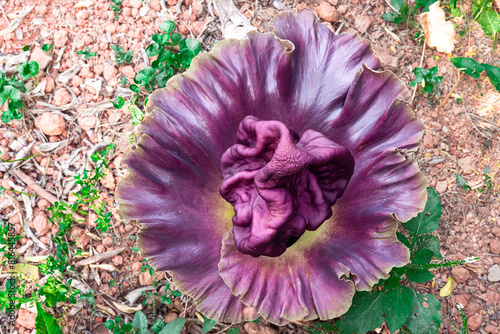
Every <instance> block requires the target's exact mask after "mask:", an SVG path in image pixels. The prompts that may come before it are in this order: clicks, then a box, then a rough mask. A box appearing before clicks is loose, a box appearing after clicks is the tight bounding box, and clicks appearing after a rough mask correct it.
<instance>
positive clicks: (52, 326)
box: [35, 302, 62, 334]
mask: <svg viewBox="0 0 500 334" xmlns="http://www.w3.org/2000/svg"><path fill="white" fill-rule="evenodd" d="M36 310H37V314H36V319H35V326H36V333H37V334H62V329H61V327H60V326H59V324H58V323H57V321H56V319H55V318H54V316H53V315H52V314H49V313H47V312H45V311H44V310H43V308H42V305H41V304H40V303H38V302H37V303H36Z"/></svg>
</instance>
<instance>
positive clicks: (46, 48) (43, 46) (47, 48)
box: [42, 44, 53, 52]
mask: <svg viewBox="0 0 500 334" xmlns="http://www.w3.org/2000/svg"><path fill="white" fill-rule="evenodd" d="M52 48H53V46H52V45H51V44H44V45H42V50H43V51H44V52H49V51H50V50H52Z"/></svg>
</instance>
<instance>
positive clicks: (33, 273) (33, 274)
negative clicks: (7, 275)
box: [14, 263, 40, 281]
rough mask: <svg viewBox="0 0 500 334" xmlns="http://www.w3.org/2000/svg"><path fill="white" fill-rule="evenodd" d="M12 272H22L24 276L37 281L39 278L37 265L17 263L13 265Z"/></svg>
mask: <svg viewBox="0 0 500 334" xmlns="http://www.w3.org/2000/svg"><path fill="white" fill-rule="evenodd" d="M14 272H16V273H18V274H23V276H24V277H26V278H28V279H32V280H34V281H37V280H39V279H40V274H39V273H38V267H37V266H34V265H32V264H27V263H18V264H16V265H15V266H14Z"/></svg>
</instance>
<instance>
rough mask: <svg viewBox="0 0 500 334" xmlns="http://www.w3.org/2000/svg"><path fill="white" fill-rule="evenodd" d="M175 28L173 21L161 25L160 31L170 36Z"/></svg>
mask: <svg viewBox="0 0 500 334" xmlns="http://www.w3.org/2000/svg"><path fill="white" fill-rule="evenodd" d="M174 28H175V23H174V22H173V21H170V20H167V21H163V22H162V23H160V25H159V26H158V29H160V30H161V31H163V32H166V33H167V34H169V33H170V32H171V31H172V30H174Z"/></svg>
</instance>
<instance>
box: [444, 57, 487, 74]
mask: <svg viewBox="0 0 500 334" xmlns="http://www.w3.org/2000/svg"><path fill="white" fill-rule="evenodd" d="M450 61H451V63H452V64H453V65H455V67H456V68H458V69H459V70H462V71H463V72H464V73H465V74H467V75H470V76H471V77H473V78H474V79H479V77H480V76H481V72H482V71H483V70H484V68H483V65H481V64H479V63H478V62H477V61H475V60H474V59H471V58H466V57H457V58H450Z"/></svg>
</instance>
